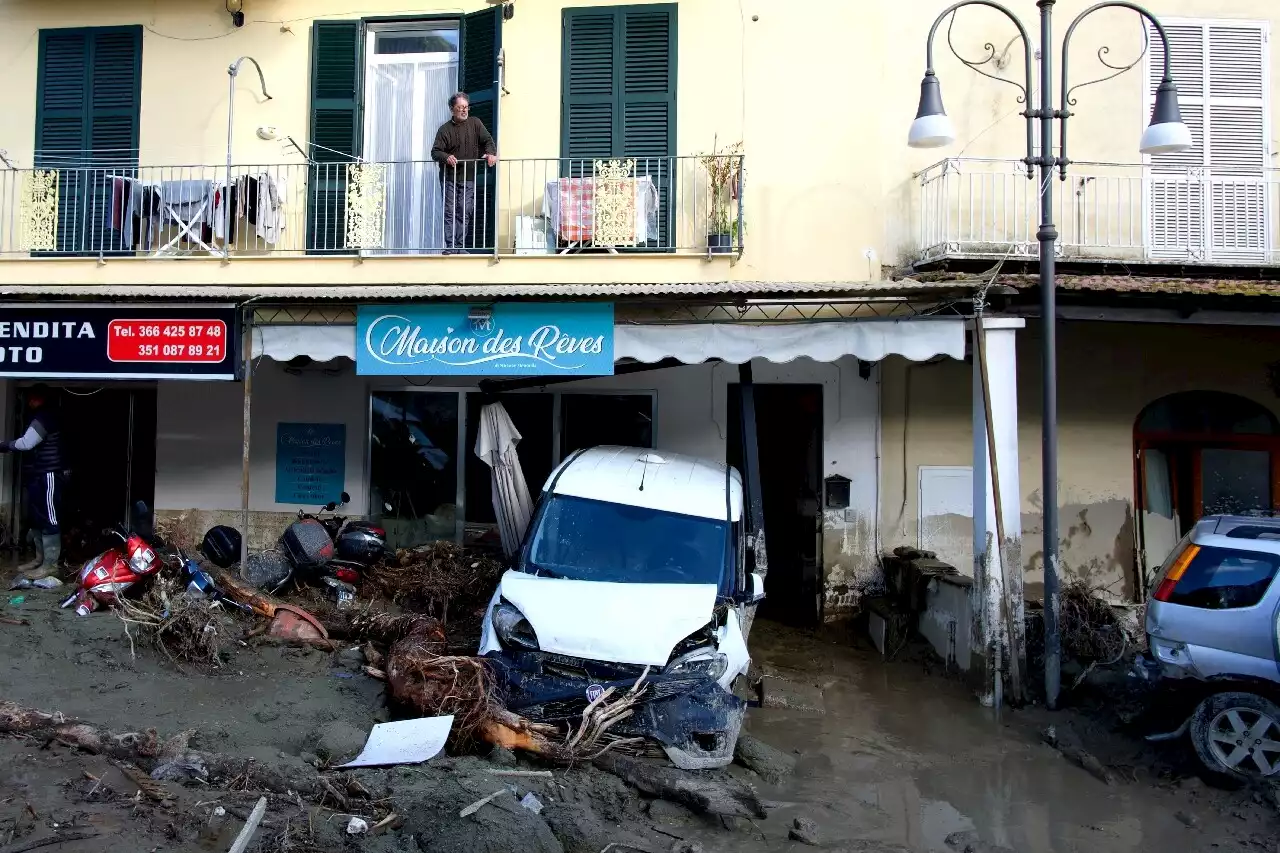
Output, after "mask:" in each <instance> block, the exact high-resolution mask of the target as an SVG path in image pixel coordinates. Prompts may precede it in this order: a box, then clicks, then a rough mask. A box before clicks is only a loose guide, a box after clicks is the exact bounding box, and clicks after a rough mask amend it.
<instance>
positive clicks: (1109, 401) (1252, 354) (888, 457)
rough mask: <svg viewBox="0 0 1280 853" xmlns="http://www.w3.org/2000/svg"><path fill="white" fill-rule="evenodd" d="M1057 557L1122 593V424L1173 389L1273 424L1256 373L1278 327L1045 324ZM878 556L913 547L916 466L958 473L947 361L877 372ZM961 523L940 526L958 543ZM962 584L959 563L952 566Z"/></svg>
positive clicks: (1028, 333) (966, 427)
mask: <svg viewBox="0 0 1280 853" xmlns="http://www.w3.org/2000/svg"><path fill="white" fill-rule="evenodd" d="M1058 329H1059V331H1058V347H1059V349H1058V364H1059V378H1058V385H1059V395H1058V432H1059V451H1058V452H1059V465H1058V476H1059V482H1058V495H1059V507H1060V509H1059V533H1060V541H1059V550H1060V553H1061V555H1062V560H1063V564H1064V566H1065V570H1066V577H1067V579H1075V578H1082V579H1084V580H1086V581H1087V582H1088V583H1089V584H1090V585H1091V586H1094V587H1097V588H1100V589H1103V590H1106V591H1107V592H1108V593H1109V594H1110V595H1112V596H1114V597H1116V598H1117V599H1128V598H1132V597H1133V596H1134V595H1135V583H1134V565H1135V557H1136V553H1135V548H1136V539H1135V536H1136V529H1135V520H1134V493H1135V483H1134V462H1133V453H1134V446H1133V427H1134V422H1135V420H1136V419H1137V417H1138V414H1139V413H1140V412H1141V411H1142V409H1143V407H1145V406H1146V405H1147V404H1149V403H1151V402H1153V401H1155V400H1157V399H1159V398H1160V397H1163V396H1165V395H1168V394H1174V393H1178V392H1182V391H1195V390H1217V391H1226V392H1230V393H1234V394H1240V395H1242V396H1244V397H1248V398H1249V399H1251V400H1254V401H1256V402H1258V403H1260V404H1262V405H1264V406H1266V407H1268V408H1269V409H1271V410H1272V411H1274V412H1277V413H1278V414H1280V400H1278V399H1277V396H1276V394H1275V393H1273V392H1272V391H1271V389H1270V388H1269V386H1268V384H1267V365H1269V364H1271V363H1272V362H1274V361H1276V360H1277V359H1278V358H1280V355H1278V354H1280V330H1273V329H1270V328H1267V327H1262V326H1200V325H1192V324H1181V325H1172V324H1170V325H1158V324H1151V323H1114V322H1085V321H1067V320H1064V321H1061V322H1060V323H1059V327H1058ZM881 367H882V374H881V376H882V382H883V394H882V407H883V415H884V420H883V425H882V435H883V440H882V444H881V447H882V462H881V470H882V472H883V476H882V489H881V500H880V513H881V516H880V517H881V525H882V527H881V529H882V539H883V543H884V547H885V548H887V549H892V548H893V547H894V546H896V545H901V544H907V545H913V546H914V545H916V544H917V542H918V534H919V531H918V514H919V511H918V482H919V481H918V477H919V468H920V466H922V465H970V464H971V463H972V452H973V451H972V409H971V393H970V389H971V385H972V369H971V367H970V365H968V364H962V363H959V362H956V361H951V360H940V361H938V362H936V363H927V364H922V365H911V364H910V363H909V362H906V361H904V360H902V359H899V358H892V359H889V360H887V361H885V362H884V363H883V364H882V366H881ZM1040 396H1041V383H1040V329H1039V326H1038V324H1037V323H1036V322H1035V321H1028V323H1027V328H1026V329H1024V330H1022V331H1020V332H1018V400H1019V406H1020V411H1019V419H1018V446H1019V468H1020V470H1021V510H1022V540H1023V542H1022V564H1023V567H1024V573H1025V582H1026V592H1027V595H1028V597H1032V598H1035V597H1038V596H1039V594H1040V591H1041V589H1042V584H1043V579H1044V565H1043V563H1044V552H1043V548H1042V546H1041V536H1042V526H1041V489H1040V484H1041V478H1040V464H1041V460H1040ZM966 521H967V520H966V519H963V518H960V519H957V518H954V517H953V518H949V519H947V523H948V529H949V530H950V531H951V532H952V533H954V534H955V535H959V534H960V533H961V532H962V531H961V529H962V528H964V527H965V523H966ZM957 568H958V569H960V571H962V572H964V573H965V574H971V573H972V567H971V566H968V565H961V566H957Z"/></svg>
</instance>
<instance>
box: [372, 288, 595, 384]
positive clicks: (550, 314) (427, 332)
mask: <svg viewBox="0 0 1280 853" xmlns="http://www.w3.org/2000/svg"><path fill="white" fill-rule="evenodd" d="M356 373H358V374H360V375H362V376H612V375H613V305H612V304H611V303H607V302H605V303H601V302H509V303H506V302H500V303H497V304H495V305H467V304H463V303H450V302H433V303H427V304H420V305H361V306H360V308H359V310H358V311H357V313H356Z"/></svg>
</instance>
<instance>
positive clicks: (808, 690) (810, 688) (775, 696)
mask: <svg viewBox="0 0 1280 853" xmlns="http://www.w3.org/2000/svg"><path fill="white" fill-rule="evenodd" d="M761 692H762V693H763V695H764V707H766V708H782V709H785V710H790V711H813V712H814V713H817V714H825V713H826V712H827V707H826V704H825V702H824V701H823V697H822V688H820V687H815V686H814V685H812V684H799V683H797V682H795V681H788V680H787V679H785V678H779V677H778V676H776V675H775V676H769V677H768V678H765V679H764V681H763V682H762V685H761Z"/></svg>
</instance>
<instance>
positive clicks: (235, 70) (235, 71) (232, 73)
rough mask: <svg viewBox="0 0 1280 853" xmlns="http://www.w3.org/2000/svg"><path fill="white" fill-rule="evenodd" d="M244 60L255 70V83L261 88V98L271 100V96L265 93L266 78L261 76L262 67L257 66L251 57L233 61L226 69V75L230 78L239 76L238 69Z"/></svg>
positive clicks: (242, 57)
mask: <svg viewBox="0 0 1280 853" xmlns="http://www.w3.org/2000/svg"><path fill="white" fill-rule="evenodd" d="M246 59H247V60H250V61H251V63H253V68H256V69H257V82H259V83H260V85H261V87H262V97H265V99H266V100H271V96H270V95H268V93H266V77H264V76H262V67H261V65H259V64H257V60H256V59H253V58H252V56H241V58H239V59H237V60H236V61H233V63H232V64H230V67H229V68H228V69H227V73H228V74H230V76H232V78H234V77H236V76H237V74H239V67H241V63H243V61H244V60H246Z"/></svg>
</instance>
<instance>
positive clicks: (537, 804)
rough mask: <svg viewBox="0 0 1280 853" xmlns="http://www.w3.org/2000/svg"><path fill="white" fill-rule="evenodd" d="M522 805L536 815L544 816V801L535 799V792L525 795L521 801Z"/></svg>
mask: <svg viewBox="0 0 1280 853" xmlns="http://www.w3.org/2000/svg"><path fill="white" fill-rule="evenodd" d="M520 805H522V806H524V807H525V808H526V809H528V810H529V811H531V812H533V813H534V814H542V800H539V799H538V798H537V797H535V796H534V795H533V791H530V792H529V793H527V794H525V795H524V798H523V799H521V800H520Z"/></svg>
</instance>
